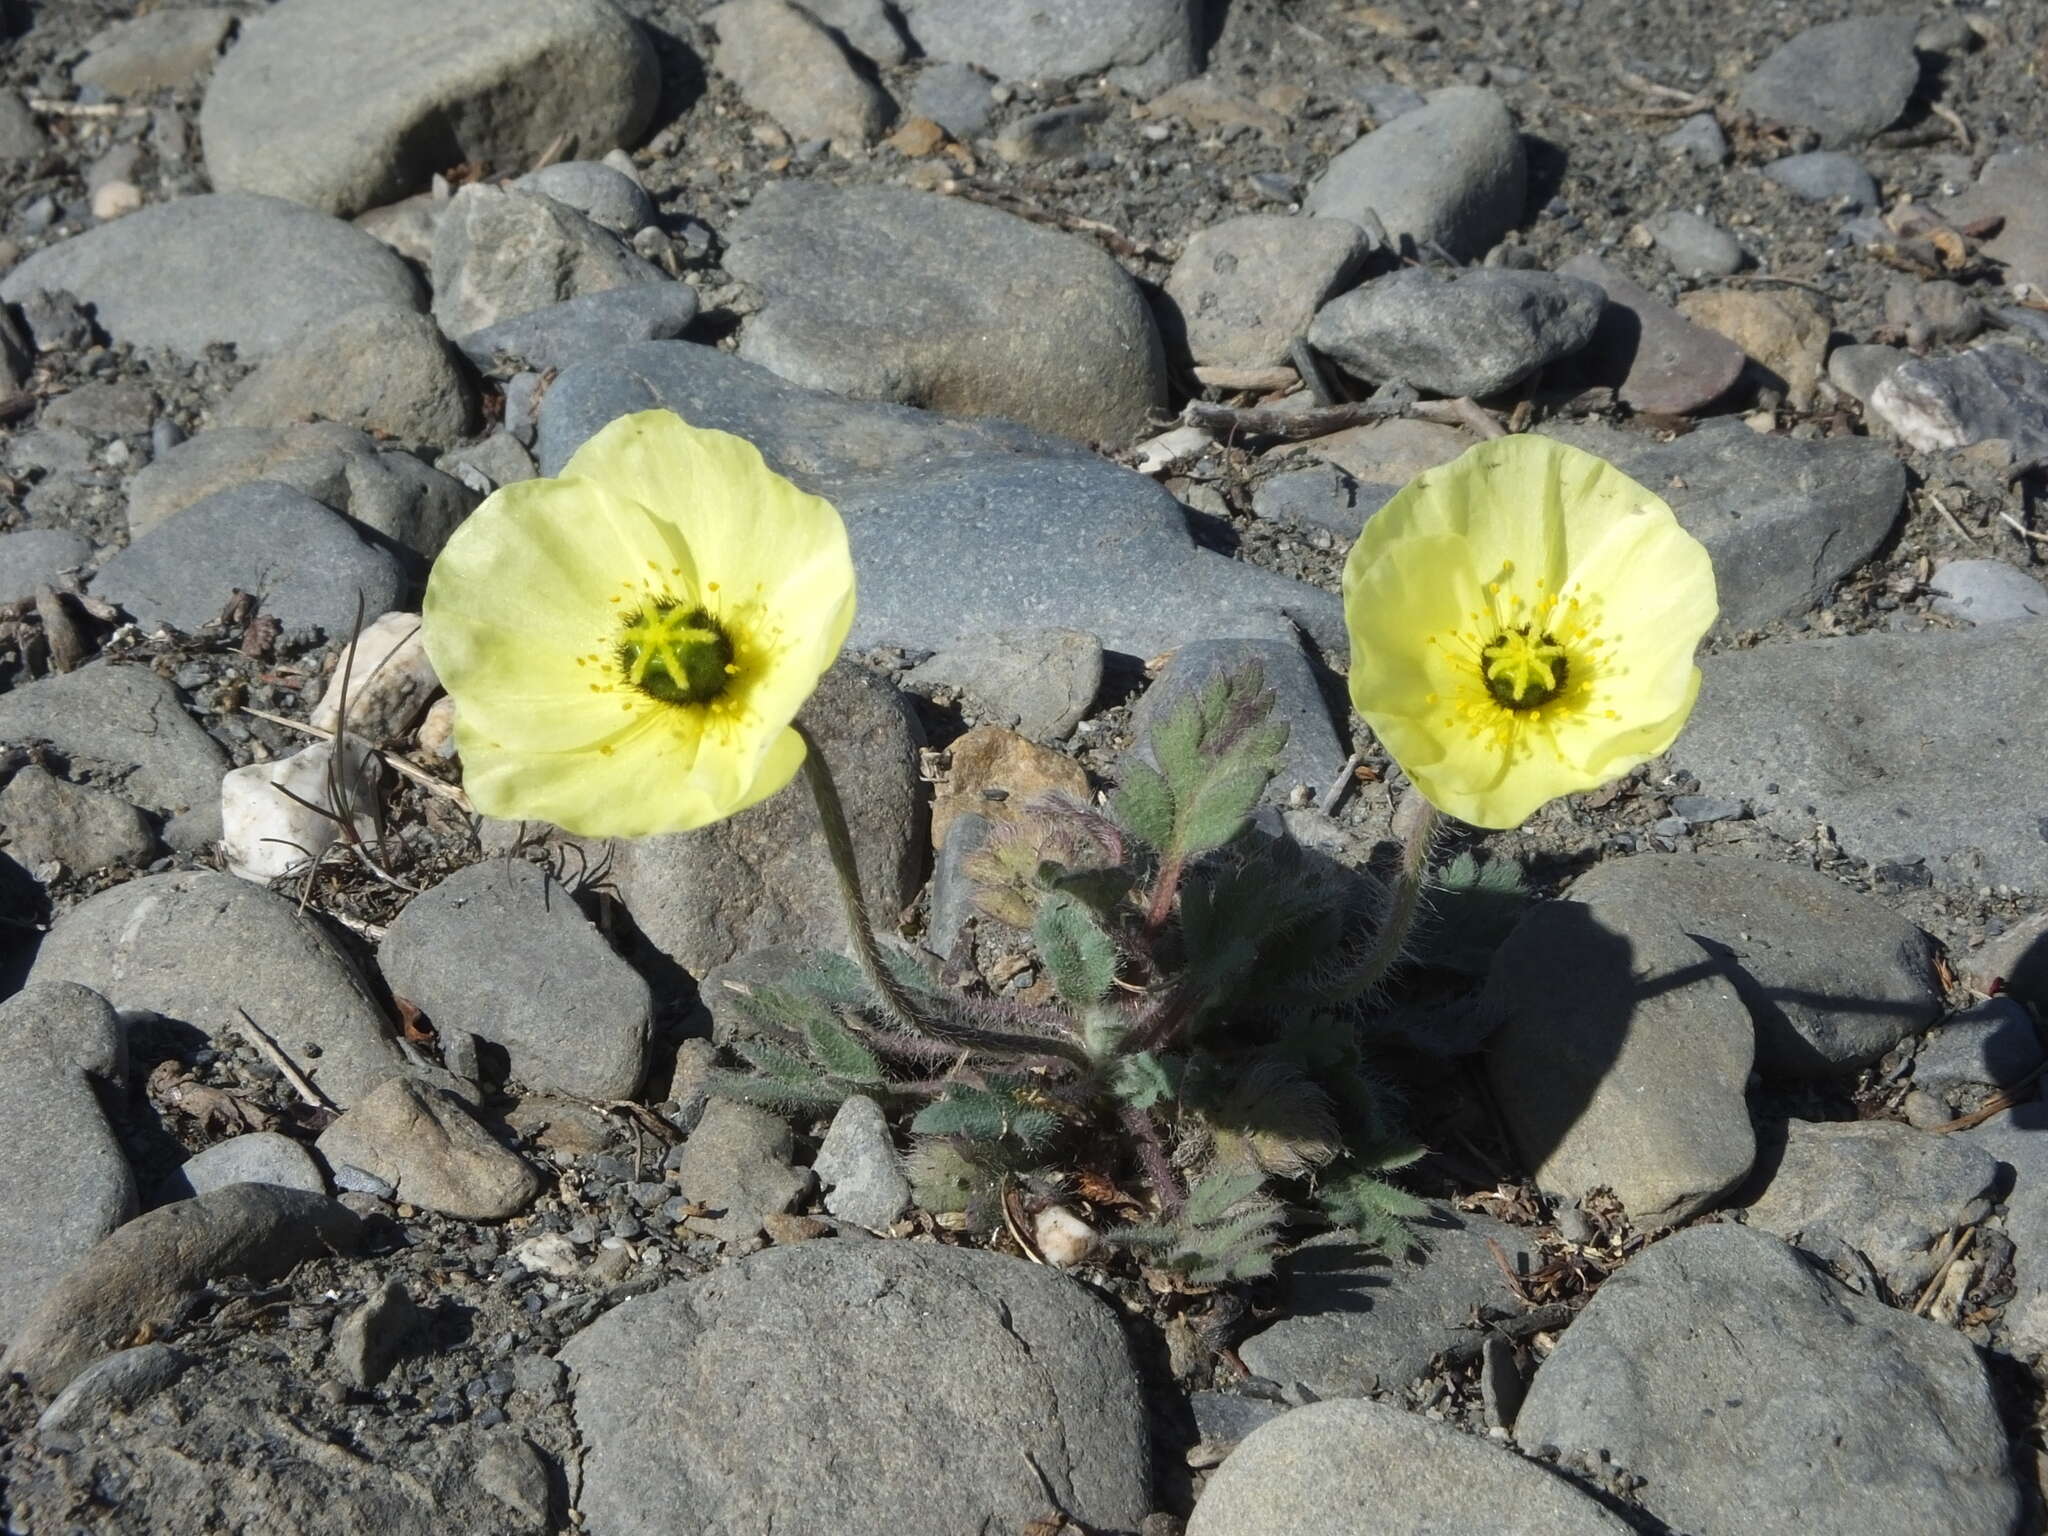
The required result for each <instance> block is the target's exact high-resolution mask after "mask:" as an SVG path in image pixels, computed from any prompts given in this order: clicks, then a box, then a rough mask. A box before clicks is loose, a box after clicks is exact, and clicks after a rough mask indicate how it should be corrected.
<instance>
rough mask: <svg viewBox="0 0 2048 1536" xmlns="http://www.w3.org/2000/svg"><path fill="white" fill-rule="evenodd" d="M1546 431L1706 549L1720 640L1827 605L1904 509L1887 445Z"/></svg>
mask: <svg viewBox="0 0 2048 1536" xmlns="http://www.w3.org/2000/svg"><path fill="white" fill-rule="evenodd" d="M1545 430H1546V432H1547V434H1548V435H1549V436H1552V437H1556V438H1559V439H1560V440H1562V441H1564V442H1567V443H1570V444H1572V445H1573V446H1574V447H1578V448H1584V449H1585V450H1587V451H1588V452H1589V453H1597V454H1599V455H1600V456H1601V457H1602V458H1604V459H1606V460H1607V461H1608V462H1609V463H1611V464H1613V465H1614V466H1615V467H1616V468H1617V469H1619V470H1620V471H1621V472H1622V473H1623V474H1625V475H1627V476H1629V478H1631V479H1632V480H1634V481H1636V483H1637V484H1639V485H1641V486H1643V487H1644V488H1645V489H1647V490H1650V491H1653V492H1655V493H1656V494H1657V495H1658V496H1661V497H1662V498H1663V499H1664V500H1665V501H1666V502H1667V503H1669V505H1670V507H1671V510H1672V511H1673V512H1674V513H1676V514H1677V515H1678V521H1679V522H1680V523H1681V524H1683V525H1684V527H1685V531H1686V532H1687V533H1690V534H1691V535H1692V536H1693V537H1694V538H1696V539H1698V540H1699V541H1700V542H1701V543H1702V544H1704V545H1706V546H1707V552H1708V553H1709V554H1710V555H1712V556H1713V558H1714V579H1715V583H1716V585H1717V586H1718V588H1719V591H1720V599H1721V617H1720V619H1719V621H1718V623H1717V625H1716V630H1715V632H1716V633H1717V634H1722V635H1729V634H1735V633H1738V632H1739V631H1741V630H1745V629H1753V628H1756V627H1757V626H1759V625H1763V624H1767V623H1769V622H1770V621H1771V620H1772V619H1783V618H1796V617H1799V616H1801V615H1804V614H1805V613H1807V612H1809V611H1810V610H1811V609H1813V608H1815V607H1817V606H1818V605H1819V604H1820V603H1822V602H1824V601H1825V600H1826V598H1827V596H1828V594H1829V592H1830V591H1832V590H1833V588H1834V585H1835V583H1836V582H1837V581H1839V580H1841V579H1842V577H1844V576H1846V575H1847V574H1848V573H1849V572H1850V571H1852V570H1854V569H1855V568H1856V567H1857V566H1858V565H1860V564H1862V562H1863V561H1864V560H1866V559H1868V558H1869V557H1870V555H1871V554H1872V553H1873V552H1874V551H1875V550H1876V549H1877V547H1878V546H1879V545H1880V544H1882V543H1883V542H1884V540H1885V539H1886V538H1887V537H1888V536H1889V535H1890V533H1891V531H1892V527H1893V525H1894V524H1895V523H1896V522H1897V521H1898V516H1899V512H1900V510H1901V508H1903V507H1904V505H1905V501H1906V470H1905V466H1904V465H1902V464H1900V463H1899V461H1898V458H1897V456H1896V455H1894V454H1892V453H1890V452H1888V451H1887V450H1886V449H1885V447H1884V445H1883V444H1881V443H1872V442H1869V441H1864V440H1857V439H1836V440H1831V441H1828V442H1819V443H1807V442H1799V441H1797V440H1795V439H1792V438H1786V437H1765V436H1762V435H1760V434H1758V433H1755V432H1751V431H1750V430H1749V429H1748V428H1746V427H1744V426H1743V425H1742V424H1741V423H1740V422H1738V421H1734V420H1732V419H1730V420H1725V421H1718V422H1716V421H1709V422H1706V423H1703V424H1702V425H1701V427H1700V429H1699V430H1698V431H1696V432H1689V433H1686V434H1685V435H1684V436H1682V437H1677V438H1674V439H1672V441H1670V442H1668V443H1659V442H1656V441H1654V440H1652V439H1651V438H1648V437H1646V436H1643V435H1642V434H1639V433H1626V432H1618V431H1613V430H1611V429H1606V428H1602V427H1598V426H1594V425H1592V424H1591V423H1588V424H1585V425H1579V426H1552V427H1548V428H1546V429H1545ZM1724 787H1725V788H1726V789H1727V790H1728V791H1730V792H1735V791H1738V790H1740V789H1742V788H1743V786H1738V785H1733V784H1731V785H1727V786H1724Z"/></svg>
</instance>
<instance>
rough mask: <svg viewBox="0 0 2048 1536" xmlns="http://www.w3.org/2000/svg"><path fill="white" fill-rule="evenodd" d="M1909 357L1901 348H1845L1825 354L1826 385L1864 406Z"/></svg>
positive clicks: (1908, 353)
mask: <svg viewBox="0 0 2048 1536" xmlns="http://www.w3.org/2000/svg"><path fill="white" fill-rule="evenodd" d="M1911 356H1912V354H1911V353H1910V352H1908V351H1906V349H1905V348H1903V347H1885V346H1860V345H1858V346H1847V347H1836V348H1835V349H1834V350H1833V351H1832V352H1830V353H1828V382H1829V383H1830V384H1832V385H1834V386H1835V388H1837V389H1839V390H1841V391H1842V392H1843V393H1844V394H1848V395H1852V396H1854V397H1855V398H1856V399H1858V400H1860V401H1862V402H1863V403H1864V404H1866V405H1867V404H1869V402H1870V397H1871V396H1872V395H1874V394H1876V393H1877V386H1878V385H1880V384H1882V383H1883V382H1884V381H1885V380H1886V379H1888V378H1890V377H1891V375H1892V372H1893V370H1894V369H1896V368H1897V367H1898V366H1899V364H1901V363H1903V362H1905V361H1907V360H1908V359H1909V358H1910V357H1911Z"/></svg>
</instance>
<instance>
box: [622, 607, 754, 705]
mask: <svg viewBox="0 0 2048 1536" xmlns="http://www.w3.org/2000/svg"><path fill="white" fill-rule="evenodd" d="M732 657H733V647H732V640H731V638H730V637H729V636H727V634H726V632H725V630H724V628H723V626H721V625H720V624H719V622H718V621H717V620H716V619H714V618H713V617H712V616H711V615H710V614H709V613H708V612H706V611H705V610H704V609H702V608H695V607H692V608H686V607H684V606H683V605H682V604H681V603H678V602H673V601H670V600H667V599H658V600H656V601H655V602H654V603H652V604H650V605H649V606H648V607H646V608H642V609H636V610H635V611H634V612H632V613H629V614H627V615H626V617H625V619H624V621H623V622H622V623H621V624H620V625H619V641H618V658H619V670H620V672H621V673H623V674H624V676H625V680H626V682H627V683H628V684H630V685H631V686H632V687H634V688H637V689H639V690H640V692H642V693H644V694H646V695H647V696H648V697H649V698H651V699H658V700H659V701H660V702H662V703H663V704H709V703H710V702H711V701H712V700H713V699H715V698H717V697H718V696H719V695H720V694H722V693H724V692H725V690H726V689H727V688H728V687H730V686H731V684H732V679H733V672H734V667H733V664H732Z"/></svg>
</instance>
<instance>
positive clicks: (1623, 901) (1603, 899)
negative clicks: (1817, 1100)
mask: <svg viewBox="0 0 2048 1536" xmlns="http://www.w3.org/2000/svg"><path fill="white" fill-rule="evenodd" d="M1569 894H1570V896H1571V899H1572V900H1573V901H1580V902H1584V903H1586V904H1587V905H1588V906H1589V907H1591V908H1593V909H1594V911H1595V912H1596V913H1597V914H1599V915H1600V916H1601V917H1602V918H1603V919H1604V920H1606V921H1607V922H1609V923H1610V924H1611V925H1612V926H1613V927H1615V928H1616V929H1617V931H1619V932H1622V933H1627V932H1628V931H1629V924H1630V918H1631V914H1634V913H1655V914H1656V915H1657V916H1656V921H1658V922H1659V923H1660V924H1661V923H1662V922H1663V921H1664V920H1666V919H1669V921H1671V922H1672V923H1674V924H1676V925H1677V926H1678V927H1679V928H1680V929H1682V930H1683V931H1684V932H1685V934H1686V936H1687V937H1688V938H1690V939H1691V940H1692V941H1693V942H1694V943H1695V944H1697V945H1699V947H1700V949H1701V951H1702V953H1703V954H1704V955H1706V956H1708V957H1710V958H1711V959H1713V960H1714V961H1717V962H1719V964H1720V966H1721V968H1722V971H1723V974H1725V975H1726V976H1727V978H1728V980H1729V981H1731V982H1732V983H1734V986H1735V990H1736V991H1737V992H1738V993H1739V994H1741V997H1742V1001H1743V1002H1744V1004H1745V1005H1747V1007H1748V1009H1749V1012H1750V1016H1751V1017H1752V1018H1753V1019H1754V1020H1755V1021H1756V1065H1757V1069H1758V1070H1759V1071H1761V1072H1763V1073H1765V1074H1766V1075H1769V1076H1785V1077H1827V1076H1832V1075H1837V1074H1842V1073H1846V1072H1850V1071H1853V1070H1854V1069H1855V1068H1857V1067H1864V1066H1868V1065H1870V1064H1871V1063H1872V1062H1874V1061H1876V1060H1877V1059H1878V1058H1879V1057H1881V1056H1883V1055H1884V1053H1885V1052H1886V1051H1889V1050H1890V1049H1891V1048H1892V1047H1893V1046H1895V1045H1897V1044H1898V1043H1899V1042H1900V1041H1901V1040H1903V1039H1905V1038H1906V1037H1907V1036H1908V1035H1910V1034H1913V1033H1915V1032H1916V1031H1918V1030H1921V1029H1924V1028H1926V1026H1928V1025H1929V1024H1931V1023H1933V1022H1934V1021H1935V1020H1936V1019H1937V1018H1939V1017H1940V1016H1941V1011H1942V1004H1941V995H1942V988H1941V983H1940V981H1939V980H1938V979H1937V977H1936V975H1935V944H1934V940H1933V939H1932V938H1930V937H1929V936H1928V935H1927V934H1926V933H1924V932H1923V931H1922V930H1921V929H1919V928H1918V927H1916V926H1915V925H1914V924H1912V923H1910V922H1908V921H1907V920H1906V919H1905V918H1903V917H1900V916H1899V915H1898V914H1897V913H1895V912H1893V911H1892V910H1891V908H1890V907H1888V906H1886V905H1885V904H1884V903H1883V902H1881V901H1879V900H1877V899H1876V898H1875V897H1871V896H1863V895H1859V894H1857V893H1856V892H1855V891H1852V890H1849V889H1848V888H1847V887H1846V886H1844V885H1842V884H1841V883H1840V882H1839V881H1835V880H1831V879H1829V878H1828V877H1827V876H1826V875H1823V874H1820V873H1819V872H1817V871H1815V870H1811V869H1799V868H1795V867H1793V866H1791V865H1786V864H1778V863H1774V862H1771V861H1768V860H1764V859H1755V858H1747V857H1744V856H1742V855H1740V854H1719V855H1717V854H1682V853H1681V854H1645V855H1641V856H1639V857H1636V858H1632V859H1610V860H1608V861H1607V862H1606V863H1604V864H1601V865H1598V866H1596V867H1595V868H1593V869H1591V870H1589V871H1588V872H1587V873H1586V874H1584V875H1582V876H1580V877H1579V878H1578V879H1577V880H1576V881H1574V882H1573V883H1572V885H1571V887H1570V893H1569Z"/></svg>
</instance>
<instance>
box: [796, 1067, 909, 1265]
mask: <svg viewBox="0 0 2048 1536" xmlns="http://www.w3.org/2000/svg"><path fill="white" fill-rule="evenodd" d="M811 1172H812V1173H813V1174H815V1175H816V1176H817V1179H818V1183H819V1185H820V1186H821V1187H822V1188H823V1189H824V1191H825V1209H826V1210H828V1211H830V1212H831V1213H832V1214H833V1215H834V1216H837V1217H839V1218H840V1219H841V1220H842V1221H851V1222H856V1223H858V1224H859V1225H861V1226H863V1227H869V1228H872V1229H873V1230H875V1231H877V1232H879V1231H881V1230H883V1229H884V1228H886V1227H887V1226H888V1225H889V1223H891V1222H892V1221H894V1220H895V1219H896V1218H897V1217H898V1216H901V1215H902V1214H903V1213H904V1212H905V1211H907V1210H909V1209H910V1198H911V1196H910V1180H908V1179H907V1178H905V1177H904V1176H903V1168H902V1165H901V1164H900V1163H899V1162H898V1161H897V1158H896V1144H895V1142H894V1141H892V1140H891V1139H890V1136H889V1119H888V1116H886V1115H884V1114H883V1113H882V1106H881V1105H879V1104H877V1103H876V1102H875V1101H874V1100H873V1099H870V1098H864V1097H863V1096H861V1095H860V1094H855V1095H853V1097H851V1098H849V1099H848V1100H847V1101H846V1102H845V1103H844V1104H841V1105H840V1106H839V1112H838V1113H837V1114H835V1115H834V1116H833V1117H832V1126H831V1129H829V1130H828V1131H826V1132H825V1139H824V1140H823V1141H821V1142H819V1143H818V1155H817V1156H816V1157H814V1158H813V1159H811Z"/></svg>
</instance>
